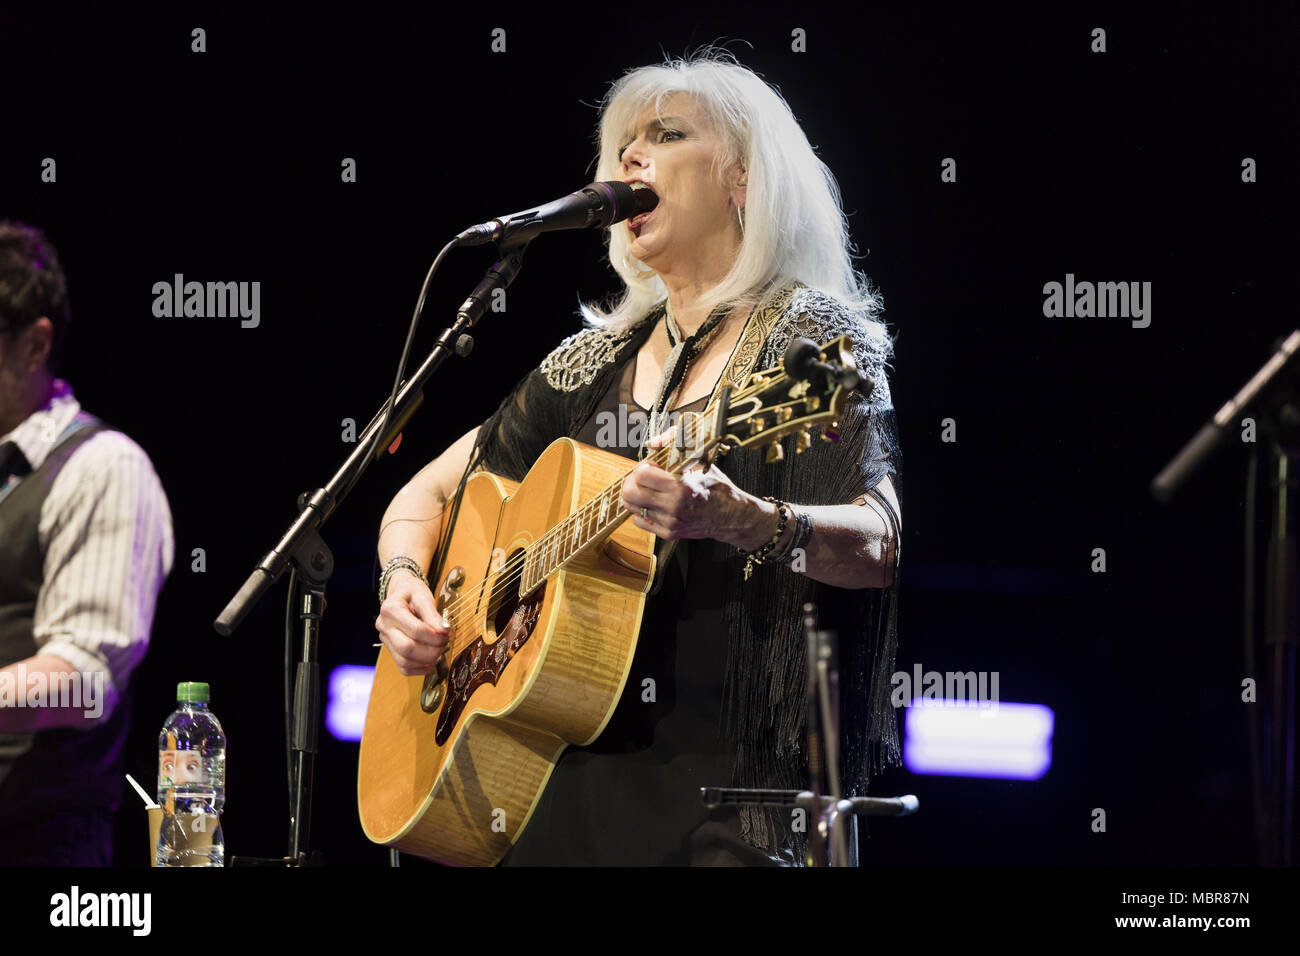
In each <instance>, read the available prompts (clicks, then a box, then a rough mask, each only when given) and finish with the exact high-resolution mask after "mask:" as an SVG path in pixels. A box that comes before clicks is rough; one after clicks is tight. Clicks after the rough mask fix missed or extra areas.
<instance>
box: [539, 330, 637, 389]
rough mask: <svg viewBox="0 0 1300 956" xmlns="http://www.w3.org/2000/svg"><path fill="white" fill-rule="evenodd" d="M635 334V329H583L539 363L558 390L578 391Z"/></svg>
mask: <svg viewBox="0 0 1300 956" xmlns="http://www.w3.org/2000/svg"><path fill="white" fill-rule="evenodd" d="M631 337H632V330H631V329H627V330H624V331H622V332H611V331H609V330H608V329H596V328H592V329H583V330H582V331H581V332H575V333H574V334H573V335H570V336H569V337H568V338H567V339H565V340H564V341H563V342H561V343H560V344H559V346H558V347H557V348H556V349H555V350H554V351H553V352H551V354H549V355H548V356H546V358H544V359H542V364H541V366H539V368H540V370H541V373H542V374H543V375H545V376H546V381H547V382H549V383H550V385H551V388H553V389H555V390H556V391H557V392H576V391H577V390H578V389H580V388H586V387H587V386H588V385H590V384H591V383H592V382H593V381H595V379H596V376H597V374H599V372H600V370H601V369H602V368H604V367H605V366H606V365H608V364H609V363H610V362H612V361H614V358H615V356H617V355H618V353H619V350H620V349H621V348H622V347H623V345H624V344H625V343H626V342H627V340H628V339H630V338H631Z"/></svg>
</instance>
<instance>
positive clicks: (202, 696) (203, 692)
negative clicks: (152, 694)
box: [176, 680, 211, 704]
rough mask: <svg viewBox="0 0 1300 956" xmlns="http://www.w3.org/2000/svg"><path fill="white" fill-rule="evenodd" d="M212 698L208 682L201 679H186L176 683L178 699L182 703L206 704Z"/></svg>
mask: <svg viewBox="0 0 1300 956" xmlns="http://www.w3.org/2000/svg"><path fill="white" fill-rule="evenodd" d="M210 698H211V691H210V689H209V688H208V685H207V684H204V683H202V682H201V681H195V680H186V681H181V682H180V683H179V684H177V685H176V701H177V703H181V704H194V703H199V704H206V703H207V702H208V700H209V699H210Z"/></svg>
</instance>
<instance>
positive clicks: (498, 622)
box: [487, 548, 524, 637]
mask: <svg viewBox="0 0 1300 956" xmlns="http://www.w3.org/2000/svg"><path fill="white" fill-rule="evenodd" d="M523 554H524V552H523V549H522V548H521V549H518V550H516V551H514V552H512V553H511V554H510V556H509V557H507V558H506V560H505V562H504V563H503V564H502V566H501V568H500V570H498V571H497V578H496V580H495V581H493V582H492V593H491V596H490V597H489V598H488V609H487V619H488V633H489V634H491V635H492V636H493V637H496V636H497V635H498V634H503V633H505V631H506V629H507V627H508V626H509V624H510V618H511V617H513V616H514V613H515V609H516V608H517V607H519V567H518V565H519V563H520V562H521V561H522V559H523Z"/></svg>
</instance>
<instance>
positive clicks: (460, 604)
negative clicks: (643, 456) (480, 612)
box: [442, 448, 669, 630]
mask: <svg viewBox="0 0 1300 956" xmlns="http://www.w3.org/2000/svg"><path fill="white" fill-rule="evenodd" d="M668 457H669V456H668V449H666V448H664V449H660V450H659V451H656V452H655V453H654V454H652V455H651V456H650V458H649V459H648V460H651V461H654V462H655V464H662V463H663V462H666V461H667V459H668ZM607 493H608V488H606V489H605V490H604V491H602V492H600V494H598V495H596V496H595V497H593V498H591V499H590V500H589V501H587V502H585V503H584V504H583V505H582V507H581V508H579V509H578V510H577V511H575V512H573V514H575V515H576V514H580V513H582V512H583V511H585V510H586V509H587V508H589V507H590V506H591V503H592V502H593V501H596V500H598V499H599V498H600V497H601V496H602V495H605V494H607ZM623 514H624V515H631V514H635V512H631V511H627V510H626V509H623ZM568 517H572V515H570V516H568ZM566 521H567V517H566ZM564 523H565V522H561V523H560V524H558V525H556V526H555V527H554V528H552V529H551V530H550V531H548V532H546V534H544V535H542V536H541V537H540V538H538V539H537V541H536V542H534V544H533V545H532V548H533V549H537V548H539V546H540V548H541V550H539V551H536V553H537V554H545V553H546V547H547V546H548V544H549V542H550V541H551V540H552V539H553V538H555V537H557V535H558V534H559V532H560V530H561V528H562V527H563V525H564ZM564 533H565V536H567V535H568V531H567V530H566V531H565V532H564ZM529 550H530V549H524V550H523V551H521V552H520V554H519V555H518V556H517V557H514V558H512V559H510V560H509V561H507V562H506V563H505V564H503V565H502V566H501V567H500V568H499V569H498V572H499V573H498V576H497V577H496V579H495V580H492V579H491V578H485V579H484V580H483V581H481V582H479V583H478V584H476V585H475V586H474V587H472V588H470V589H469V590H468V591H466V592H465V593H464V594H463V595H461V596H459V597H458V598H457V600H456V601H454V602H453V603H451V604H449V605H448V606H447V607H446V608H444V609H443V612H442V614H443V616H444V617H445V618H448V619H449V620H450V618H451V617H452V616H456V617H457V619H458V620H460V619H463V618H462V615H461V614H460V612H461V611H463V610H464V608H465V606H466V605H467V604H469V603H471V602H473V601H477V599H478V597H479V595H480V594H481V593H482V591H483V589H484V588H486V587H487V586H488V584H489V583H491V584H492V585H493V588H494V589H496V588H500V587H503V586H506V585H509V584H512V583H513V582H514V581H516V580H518V579H519V578H522V577H523V566H524V565H525V564H526V563H527V559H528V554H529ZM454 629H455V627H454V625H453V630H454Z"/></svg>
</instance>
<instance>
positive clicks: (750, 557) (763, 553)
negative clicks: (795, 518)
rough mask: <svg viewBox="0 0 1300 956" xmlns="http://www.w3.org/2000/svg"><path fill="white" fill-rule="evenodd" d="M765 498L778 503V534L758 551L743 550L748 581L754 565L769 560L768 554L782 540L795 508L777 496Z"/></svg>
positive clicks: (775, 503)
mask: <svg viewBox="0 0 1300 956" xmlns="http://www.w3.org/2000/svg"><path fill="white" fill-rule="evenodd" d="M763 500H764V501H770V502H772V503H773V504H774V505H776V513H777V517H778V520H777V525H776V534H774V535H772V540H771V541H769V542H768V543H767V544H765V545H763V546H762V547H761V548H759V549H758V550H757V551H743V550H742V551H741V554H743V555H745V580H746V581H748V580H749V576H750V575H751V574H753V573H754V565H756V564H762V563H763V562H764V561H765V560H767V556H768V554H769V553H770V552H771V550H772V549H773V548H775V547H776V543H777V542H778V541H780V540H781V535H783V534H785V526H786V523H787V522H788V521H789V515H790V514H791V513H792V512H793V511H794V509H793V508H791V507H790V506H789V505H788V504H786V503H785V502H784V501H780V500H779V499H777V498H768V497H765V498H764V499H763Z"/></svg>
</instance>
